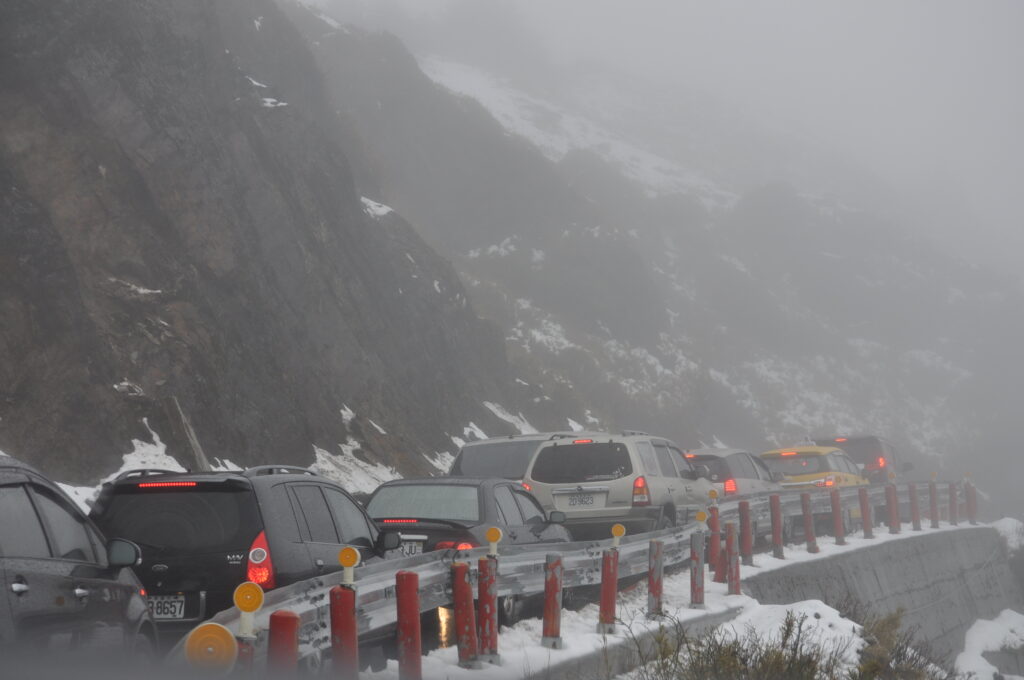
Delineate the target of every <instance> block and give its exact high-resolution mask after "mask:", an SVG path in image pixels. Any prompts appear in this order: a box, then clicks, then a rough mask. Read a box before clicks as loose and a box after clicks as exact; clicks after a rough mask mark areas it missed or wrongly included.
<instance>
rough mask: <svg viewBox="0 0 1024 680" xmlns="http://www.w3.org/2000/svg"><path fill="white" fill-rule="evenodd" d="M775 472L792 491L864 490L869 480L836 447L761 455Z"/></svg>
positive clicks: (807, 448)
mask: <svg viewBox="0 0 1024 680" xmlns="http://www.w3.org/2000/svg"><path fill="white" fill-rule="evenodd" d="M761 459H762V460H763V461H764V462H765V464H767V465H768V469H769V470H771V471H772V472H780V473H782V474H783V475H784V476H785V480H784V481H783V482H782V486H783V487H787V488H791V489H829V488H832V487H843V486H865V485H867V484H868V480H867V478H866V477H864V476H863V475H862V474H861V470H860V468H859V467H857V465H856V463H854V462H853V461H852V460H850V457H849V456H847V455H846V454H845V453H844V452H843V450H842V449H837V448H836V447H834V446H793V447H790V448H786V449H774V450H772V451H765V452H764V453H762V454H761Z"/></svg>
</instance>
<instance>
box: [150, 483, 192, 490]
mask: <svg viewBox="0 0 1024 680" xmlns="http://www.w3.org/2000/svg"><path fill="white" fill-rule="evenodd" d="M195 485H196V482H140V483H139V488H140V489H154V488H157V487H169V486H195Z"/></svg>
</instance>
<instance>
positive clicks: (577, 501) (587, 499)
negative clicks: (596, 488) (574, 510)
mask: <svg viewBox="0 0 1024 680" xmlns="http://www.w3.org/2000/svg"><path fill="white" fill-rule="evenodd" d="M593 504H594V494H592V493H574V494H573V495H571V496H569V505H570V506H573V505H593Z"/></svg>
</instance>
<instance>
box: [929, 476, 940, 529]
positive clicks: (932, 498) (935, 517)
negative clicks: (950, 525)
mask: <svg viewBox="0 0 1024 680" xmlns="http://www.w3.org/2000/svg"><path fill="white" fill-rule="evenodd" d="M928 513H929V514H930V515H931V516H932V529H938V528H939V489H938V487H936V485H935V481H934V480H933V481H930V482H928Z"/></svg>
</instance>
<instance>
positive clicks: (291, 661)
mask: <svg viewBox="0 0 1024 680" xmlns="http://www.w3.org/2000/svg"><path fill="white" fill-rule="evenodd" d="M298 667H299V615H298V614H296V613H295V612H290V611H288V610H286V609H279V610H277V611H276V612H274V613H273V614H271V615H270V636H269V639H268V640H267V668H269V669H270V670H271V672H272V673H273V675H274V676H275V677H278V676H283V677H294V676H295V674H296V672H297V671H298Z"/></svg>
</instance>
